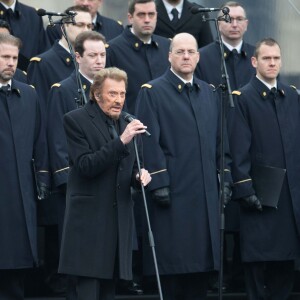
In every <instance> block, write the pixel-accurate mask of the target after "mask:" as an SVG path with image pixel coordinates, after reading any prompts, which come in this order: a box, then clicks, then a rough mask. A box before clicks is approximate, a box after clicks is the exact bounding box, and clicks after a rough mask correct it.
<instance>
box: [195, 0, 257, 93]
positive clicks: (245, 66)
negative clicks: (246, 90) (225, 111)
mask: <svg viewBox="0 0 300 300" xmlns="http://www.w3.org/2000/svg"><path fill="white" fill-rule="evenodd" d="M224 7H228V8H229V9H230V17H231V22H230V23H227V22H225V21H219V30H220V34H221V38H222V42H223V44H224V58H225V62H226V68H227V72H228V76H229V81H230V86H231V90H235V89H238V88H240V87H242V86H243V85H245V84H246V83H248V82H249V80H250V79H251V77H252V76H253V75H254V74H255V69H254V68H253V66H252V64H251V56H252V54H253V51H254V46H252V45H250V44H248V43H246V42H245V41H244V40H243V37H244V34H245V33H246V31H247V28H248V22H249V21H248V19H247V15H246V11H245V9H244V8H243V6H242V5H241V4H240V3H238V2H235V1H229V2H226V3H225V4H224V5H222V7H221V8H224ZM221 14H222V12H220V15H221ZM200 56H201V60H200V61H199V64H198V66H197V69H196V74H197V76H198V77H199V78H201V79H202V80H204V81H206V82H208V83H209V84H213V85H214V86H215V87H218V86H219V85H220V84H221V83H223V81H222V72H221V51H220V45H219V42H218V41H215V42H213V43H211V44H209V45H207V46H205V47H202V48H200Z"/></svg>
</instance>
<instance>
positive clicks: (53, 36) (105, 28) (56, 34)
mask: <svg viewBox="0 0 300 300" xmlns="http://www.w3.org/2000/svg"><path fill="white" fill-rule="evenodd" d="M123 29H124V27H123V25H122V23H121V22H120V21H118V22H117V21H115V20H113V19H110V18H107V17H104V16H102V15H100V14H99V13H97V18H96V23H95V24H94V30H95V31H97V32H99V33H101V34H103V35H104V37H105V39H106V41H110V40H112V39H113V38H115V37H116V36H118V35H119V34H121V33H122V31H123ZM46 33H47V36H48V38H49V41H50V43H51V44H54V42H55V40H59V39H60V38H61V36H62V32H61V27H60V26H59V25H55V26H54V27H51V26H48V27H47V29H46Z"/></svg>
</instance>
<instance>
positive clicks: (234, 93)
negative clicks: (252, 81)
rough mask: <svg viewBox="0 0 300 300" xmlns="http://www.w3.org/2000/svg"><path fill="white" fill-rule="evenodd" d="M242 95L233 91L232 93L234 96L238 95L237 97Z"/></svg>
mask: <svg viewBox="0 0 300 300" xmlns="http://www.w3.org/2000/svg"><path fill="white" fill-rule="evenodd" d="M241 94H242V93H241V92H240V91H233V92H232V95H237V96H240V95H241Z"/></svg>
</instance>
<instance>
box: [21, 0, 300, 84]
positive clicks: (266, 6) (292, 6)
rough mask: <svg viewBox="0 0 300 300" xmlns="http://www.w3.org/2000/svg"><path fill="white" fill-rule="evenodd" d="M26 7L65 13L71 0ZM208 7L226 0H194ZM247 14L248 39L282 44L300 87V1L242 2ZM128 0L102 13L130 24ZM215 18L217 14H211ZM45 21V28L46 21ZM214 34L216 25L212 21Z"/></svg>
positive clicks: (286, 77) (287, 71) (39, 0)
mask: <svg viewBox="0 0 300 300" xmlns="http://www.w3.org/2000/svg"><path fill="white" fill-rule="evenodd" d="M21 2H23V3H24V4H28V5H30V6H33V7H36V8H44V9H46V10H49V11H55V12H62V11H63V10H65V9H66V8H67V7H68V6H71V5H72V4H73V1H72V0H63V1H62V0H51V1H49V0H21ZM191 2H195V3H197V4H201V5H203V6H205V7H219V6H220V5H221V4H222V3H223V2H224V1H220V0H194V1H191ZM239 2H240V3H241V4H242V5H243V6H244V7H245V8H246V11H247V15H248V19H249V26H248V32H247V33H246V34H245V40H247V42H249V43H251V44H255V43H256V41H257V40H259V39H261V38H264V37H273V38H275V39H276V40H277V41H278V42H279V44H280V45H281V50H282V58H283V68H282V72H281V80H283V81H285V82H286V83H289V84H293V85H295V86H297V87H298V88H300V60H299V59H298V55H299V50H300V0H285V1H282V0H269V1H267V0H240V1H239ZM127 5H128V1H127V0H103V5H102V8H101V13H102V14H103V15H105V16H108V17H110V18H113V19H115V20H120V21H122V22H123V24H124V25H126V24H127ZM210 15H211V17H212V18H214V17H215V16H216V13H214V12H212V13H210ZM44 18H45V19H44V20H45V26H46V24H47V22H48V21H47V18H46V17H44ZM211 26H212V29H213V32H214V33H215V32H216V31H215V26H214V23H213V22H211Z"/></svg>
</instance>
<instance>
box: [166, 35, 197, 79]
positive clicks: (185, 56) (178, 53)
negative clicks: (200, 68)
mask: <svg viewBox="0 0 300 300" xmlns="http://www.w3.org/2000/svg"><path fill="white" fill-rule="evenodd" d="M198 61H199V52H198V49H197V43H196V41H195V38H194V37H193V36H191V35H190V34H187V33H181V34H179V35H177V36H176V37H175V38H174V39H173V46H172V51H171V52H169V62H170V63H171V67H172V69H173V70H174V71H175V73H176V74H177V75H179V76H180V77H182V78H183V79H186V80H190V79H191V77H192V76H193V73H194V70H195V68H196V65H197V63H198Z"/></svg>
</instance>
